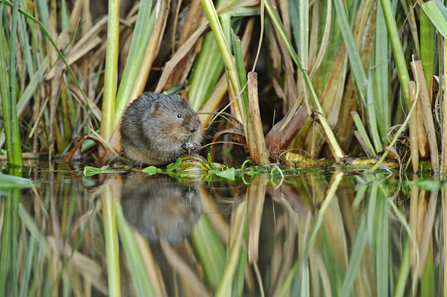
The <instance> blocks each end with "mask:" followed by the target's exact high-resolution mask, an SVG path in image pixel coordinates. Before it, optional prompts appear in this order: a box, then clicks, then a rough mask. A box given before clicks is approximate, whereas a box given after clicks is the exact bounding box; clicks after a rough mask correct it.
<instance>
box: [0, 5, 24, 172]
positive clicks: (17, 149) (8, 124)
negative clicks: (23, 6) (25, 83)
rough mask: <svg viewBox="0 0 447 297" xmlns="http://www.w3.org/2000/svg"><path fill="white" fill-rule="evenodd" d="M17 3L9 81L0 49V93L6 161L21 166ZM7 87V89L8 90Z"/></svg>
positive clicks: (0, 41)
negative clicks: (16, 57) (17, 97)
mask: <svg viewBox="0 0 447 297" xmlns="http://www.w3.org/2000/svg"><path fill="white" fill-rule="evenodd" d="M3 7H4V4H3V3H1V4H0V24H3V15H4V14H3ZM18 8H19V3H18V2H15V4H14V6H13V16H12V25H11V26H12V28H11V30H12V31H11V36H10V41H9V44H10V49H9V66H10V67H9V83H8V79H7V74H6V68H7V65H6V58H5V56H4V55H5V53H4V51H3V50H1V53H0V94H1V97H2V98H3V100H2V108H3V122H4V123H5V125H4V126H5V127H4V128H5V135H6V153H7V156H8V163H9V164H10V165H13V166H23V159H22V148H21V141H20V130H19V122H18V117H17V103H16V83H17V82H16V67H15V63H16V62H15V55H16V50H15V44H16V37H17V20H18V17H17V15H18ZM0 48H1V49H3V48H4V47H3V38H0ZM8 87H9V90H8Z"/></svg>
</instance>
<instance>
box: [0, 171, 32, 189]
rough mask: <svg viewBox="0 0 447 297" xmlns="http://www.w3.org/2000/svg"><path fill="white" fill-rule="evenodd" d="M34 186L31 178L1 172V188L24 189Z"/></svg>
mask: <svg viewBox="0 0 447 297" xmlns="http://www.w3.org/2000/svg"><path fill="white" fill-rule="evenodd" d="M33 186H34V184H33V182H32V181H31V180H30V179H27V178H22V177H17V176H14V175H8V174H0V190H10V189H24V188H32V187H33Z"/></svg>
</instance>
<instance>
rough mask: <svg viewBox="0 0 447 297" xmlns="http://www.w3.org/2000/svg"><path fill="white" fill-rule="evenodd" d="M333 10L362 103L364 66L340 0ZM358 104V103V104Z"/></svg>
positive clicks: (364, 85) (336, 0)
mask: <svg viewBox="0 0 447 297" xmlns="http://www.w3.org/2000/svg"><path fill="white" fill-rule="evenodd" d="M334 4H335V10H336V12H337V16H338V21H339V24H340V28H341V33H342V35H343V40H344V41H345V45H346V50H347V51H348V57H349V62H350V64H351V70H352V73H353V75H354V80H355V83H356V86H357V88H358V89H359V91H360V96H361V98H360V99H361V101H362V102H363V104H364V103H365V100H366V85H367V82H368V79H367V77H366V72H365V68H364V67H363V63H362V59H361V58H360V54H359V50H358V48H357V45H356V43H355V40H354V36H353V35H352V30H351V26H350V25H349V23H348V18H347V16H346V12H345V9H344V5H343V1H342V0H335V1H334ZM359 106H360V104H359Z"/></svg>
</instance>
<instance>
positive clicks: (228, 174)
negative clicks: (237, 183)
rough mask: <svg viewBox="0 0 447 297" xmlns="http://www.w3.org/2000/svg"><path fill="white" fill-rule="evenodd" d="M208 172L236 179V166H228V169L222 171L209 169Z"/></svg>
mask: <svg viewBox="0 0 447 297" xmlns="http://www.w3.org/2000/svg"><path fill="white" fill-rule="evenodd" d="M208 173H209V174H215V175H217V176H220V177H224V178H227V179H230V180H234V179H235V170H234V167H232V168H228V169H225V170H222V171H219V170H209V171H208Z"/></svg>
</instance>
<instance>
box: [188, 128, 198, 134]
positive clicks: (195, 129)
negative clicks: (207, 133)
mask: <svg viewBox="0 0 447 297" xmlns="http://www.w3.org/2000/svg"><path fill="white" fill-rule="evenodd" d="M189 131H191V133H194V132H196V131H197V127H191V128H189Z"/></svg>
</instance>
